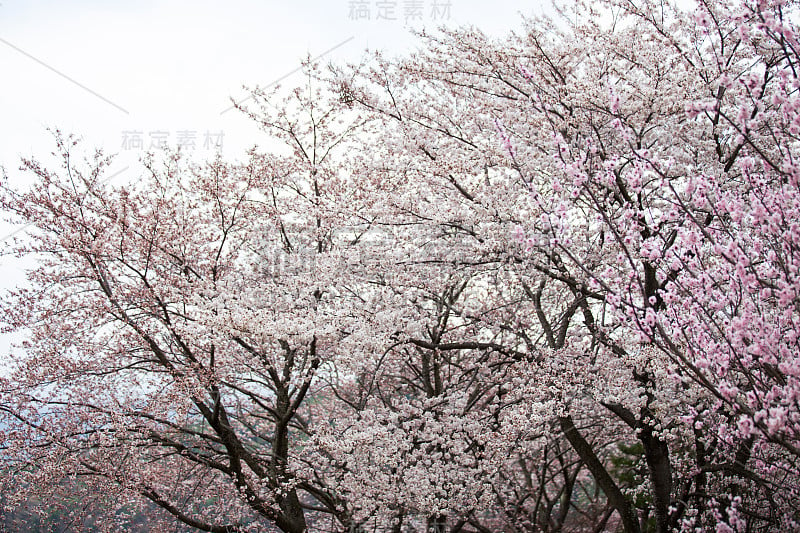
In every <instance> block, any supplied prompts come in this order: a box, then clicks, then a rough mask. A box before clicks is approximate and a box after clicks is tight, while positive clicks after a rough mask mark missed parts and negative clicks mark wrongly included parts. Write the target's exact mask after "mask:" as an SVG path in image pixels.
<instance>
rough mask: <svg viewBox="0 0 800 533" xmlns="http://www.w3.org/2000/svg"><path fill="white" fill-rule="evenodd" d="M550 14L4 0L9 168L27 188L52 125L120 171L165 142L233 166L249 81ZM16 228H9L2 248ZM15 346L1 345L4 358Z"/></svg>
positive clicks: (1, 52) (1, 228)
mask: <svg viewBox="0 0 800 533" xmlns="http://www.w3.org/2000/svg"><path fill="white" fill-rule="evenodd" d="M544 1H547V0H544ZM545 8H546V6H545V4H544V2H541V3H540V2H536V1H534V2H524V1H521V0H491V1H490V0H484V1H477V0H298V1H296V2H288V1H281V2H278V1H273V0H270V1H266V2H263V1H262V2H255V1H237V0H232V1H231V0H228V1H224V2H223V1H221V0H216V1H204V0H195V1H191V2H190V1H188V0H166V1H154V0H139V1H130V2H120V1H101V0H84V1H74V2H56V1H44V0H42V1H36V0H0V69H1V71H2V72H3V82H2V83H1V84H0V120H2V122H0V124H2V125H0V165H2V166H3V167H5V169H6V171H7V173H8V174H9V176H10V177H11V178H12V180H13V181H14V182H17V183H19V182H20V181H19V180H24V179H25V177H24V176H22V175H21V174H20V173H19V172H18V170H17V168H18V167H19V159H20V157H21V156H31V155H39V156H46V155H47V154H49V153H50V152H51V151H52V149H53V147H54V144H53V138H52V136H51V135H50V134H49V133H48V132H47V128H48V127H50V128H59V129H61V130H62V131H64V132H66V133H75V134H77V135H80V136H81V137H82V138H83V139H84V141H85V144H84V146H85V148H86V149H87V152H88V150H90V149H91V148H94V147H102V148H103V149H104V150H105V151H107V152H108V153H117V154H118V158H117V160H116V163H115V169H114V170H122V169H125V168H126V167H129V170H127V171H125V172H124V173H123V175H127V176H128V177H129V179H135V177H136V168H135V167H136V164H135V163H136V161H137V160H138V158H139V157H140V156H141V154H142V153H143V151H144V150H147V149H149V148H151V146H152V145H154V144H158V143H159V142H162V140H164V141H165V142H167V143H169V144H170V145H171V146H175V145H176V144H177V143H182V144H184V148H185V151H186V152H188V153H189V154H190V155H191V156H193V157H195V158H198V159H203V158H207V157H209V156H211V155H212V154H213V153H214V150H215V149H216V148H215V145H221V149H222V152H223V154H225V156H226V157H228V158H230V159H235V158H237V157H239V156H241V155H242V154H243V153H244V151H245V150H246V149H247V148H249V147H251V146H253V145H254V144H257V143H259V141H260V139H263V137H260V133H259V132H258V130H257V129H256V128H255V127H254V126H253V125H251V124H250V123H249V122H248V121H247V120H246V119H245V118H244V117H243V116H241V114H240V113H239V112H237V111H236V110H229V111H227V112H225V110H226V109H228V108H229V107H230V105H231V104H230V98H231V97H233V98H236V99H237V100H238V99H241V98H244V97H245V96H246V95H247V93H246V92H245V91H244V90H243V89H242V85H247V86H254V85H256V84H259V85H262V86H264V85H267V84H269V83H271V82H273V81H275V80H278V79H280V78H283V77H285V76H286V75H287V74H289V73H291V72H292V71H295V70H296V69H297V67H298V66H299V64H300V61H301V60H302V59H303V58H305V57H307V56H308V55H309V54H310V55H311V56H312V57H314V56H318V55H320V54H322V53H324V52H326V51H329V52H328V53H327V54H326V55H325V58H324V60H325V61H328V60H331V61H347V60H352V61H355V60H357V59H358V58H360V57H361V56H362V54H363V53H364V51H365V50H366V49H367V48H369V49H383V50H386V51H389V52H391V53H395V54H402V53H404V52H405V51H408V50H411V49H413V47H414V46H415V45H416V41H415V38H414V37H413V36H411V35H410V33H409V28H410V27H414V28H416V29H422V28H426V29H434V28H436V27H437V26H439V25H447V26H451V27H452V26H461V25H475V26H477V27H479V28H481V29H482V30H483V31H485V32H487V33H490V34H494V35H502V34H504V33H506V32H507V31H509V30H512V29H518V28H519V27H520V23H521V14H526V15H530V14H534V13H540V12H541V11H542V10H543V9H545ZM300 81H301V80H300V79H299V78H298V76H297V75H296V74H295V75H291V76H288V77H286V79H284V80H283V81H282V82H281V83H282V84H284V85H292V84H293V83H299V82H300ZM192 143H193V145H194V146H193V147H192ZM139 144H141V147H139ZM16 229H18V228H15V227H13V226H9V225H8V224H6V223H4V222H3V223H0V241H4V240H5V236H6V235H8V234H9V233H11V232H13V231H15V230H16ZM0 246H4V245H3V244H0ZM0 268H2V270H3V276H2V281H0V290H2V288H3V287H9V286H13V285H14V284H16V282H17V280H19V279H21V274H20V264H19V263H18V262H12V261H9V260H8V259H7V258H6V259H3V260H0ZM6 348H7V338H0V358H2V357H3V354H4V353H5V352H6Z"/></svg>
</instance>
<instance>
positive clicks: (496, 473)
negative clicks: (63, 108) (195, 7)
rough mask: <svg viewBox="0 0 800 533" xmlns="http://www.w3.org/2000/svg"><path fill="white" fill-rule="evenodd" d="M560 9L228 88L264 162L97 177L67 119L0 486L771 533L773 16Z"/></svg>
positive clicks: (776, 456) (163, 504)
mask: <svg viewBox="0 0 800 533" xmlns="http://www.w3.org/2000/svg"><path fill="white" fill-rule="evenodd" d="M560 15H561V16H560V17H559V18H557V19H555V20H549V19H531V20H528V21H526V23H525V27H524V31H523V32H522V33H520V34H518V35H517V34H512V35H510V36H509V37H507V38H505V39H499V40H495V39H490V38H488V37H486V36H485V35H483V34H481V33H480V32H479V31H477V30H475V29H461V30H454V31H441V32H439V33H436V34H434V35H427V34H423V35H421V36H420V38H421V40H422V41H423V43H424V46H423V48H422V49H421V50H420V51H419V52H417V53H416V54H413V55H410V56H409V57H407V58H405V59H399V60H387V59H385V58H383V57H382V56H381V55H380V54H378V55H376V56H374V57H370V58H367V59H366V60H365V61H364V62H363V63H362V64H359V65H353V66H349V67H337V68H333V69H332V70H331V72H330V73H324V72H322V71H320V70H319V69H318V68H316V67H314V66H311V65H309V66H308V69H307V71H306V73H307V76H308V83H307V84H306V85H305V86H304V87H302V88H298V89H296V90H293V91H289V92H288V93H281V92H280V90H277V91H271V92H267V91H262V90H259V89H256V90H255V91H254V92H253V96H254V98H253V101H254V104H253V105H251V106H249V107H247V108H242V111H244V112H245V113H247V114H248V115H249V116H250V117H251V118H252V119H253V120H254V121H256V122H257V123H258V124H259V125H260V126H261V127H262V128H263V129H264V131H265V132H266V133H267V134H268V135H269V136H270V137H271V138H273V139H277V140H279V141H282V143H283V148H275V149H274V151H273V153H271V154H269V155H266V154H263V153H261V152H259V151H258V150H255V149H254V150H253V151H252V152H251V154H250V157H249V160H248V161H247V162H245V163H242V164H226V163H224V162H222V161H214V162H211V163H209V164H207V165H204V166H197V165H192V164H189V163H187V162H186V161H185V160H184V159H183V158H181V157H180V155H179V154H168V155H166V156H164V157H162V159H161V160H159V159H158V158H156V157H153V158H151V159H148V160H147V161H145V168H146V169H147V174H146V175H145V176H144V177H143V179H142V181H141V182H140V183H139V184H136V185H126V186H112V185H110V184H108V183H106V182H105V181H104V176H105V173H106V169H107V167H108V165H109V159H108V158H106V157H104V156H103V155H102V154H97V155H96V156H95V157H94V158H89V160H87V161H85V162H76V161H75V160H74V157H75V155H74V153H75V152H76V151H77V150H79V149H78V148H77V147H76V144H75V141H74V140H73V139H72V138H71V137H68V136H63V135H61V134H57V142H58V151H57V153H56V156H57V159H58V163H59V168H58V169H57V170H51V169H50V168H49V167H47V166H45V165H44V164H43V163H40V162H39V161H38V160H34V159H30V160H26V161H24V164H23V167H24V169H25V170H27V171H28V172H29V173H32V174H33V175H34V176H35V177H36V178H37V181H36V182H35V184H34V185H33V186H32V187H31V188H29V189H26V190H16V189H13V188H11V187H10V186H8V185H4V186H3V188H2V194H1V195H0V205H2V206H3V208H4V209H5V210H7V211H10V212H12V213H14V214H15V215H16V217H17V218H16V220H19V221H24V222H29V223H32V224H33V225H34V227H35V228H36V229H35V230H34V232H33V233H32V236H31V239H29V240H24V241H20V242H18V243H17V248H16V249H17V253H19V254H33V255H34V256H35V257H36V258H37V260H38V263H37V266H36V267H35V268H34V269H33V270H32V271H31V273H30V287H29V288H27V289H19V290H17V291H14V292H13V293H12V294H10V295H8V296H7V297H6V299H5V300H4V304H3V305H4V312H5V314H6V317H7V318H6V322H7V324H8V326H7V329H8V330H10V331H20V332H22V331H24V332H25V333H26V334H27V339H28V340H27V341H25V343H24V345H23V348H24V354H25V355H24V357H23V358H22V359H21V360H18V361H15V362H14V370H13V373H11V374H10V375H9V376H6V377H4V378H3V379H2V384H1V386H0V390H1V391H2V392H0V412H2V417H3V423H4V426H3V427H4V429H3V432H4V442H5V445H4V449H3V458H4V461H5V464H6V465H8V467H7V468H5V469H4V470H3V471H4V475H8V476H9V479H11V480H12V481H13V485H12V481H9V483H8V484H7V485H8V486H14V487H18V488H19V490H17V491H16V492H14V491H11V490H9V491H8V493H9V497H10V498H11V499H12V501H16V500H15V498H16V499H20V498H24V497H26V496H27V495H30V494H38V495H43V494H50V493H52V495H53V497H57V496H58V493H59V491H64V490H65V488H66V487H75V486H76V483H77V482H79V484H81V486H83V487H84V489H85V490H86V491H87V492H90V493H93V494H100V495H103V496H106V497H108V498H111V499H116V500H117V503H118V505H117V507H125V506H134V505H136V503H135V502H137V501H141V499H142V498H144V499H146V500H148V501H149V502H151V504H154V505H156V506H157V507H159V508H160V509H161V510H162V515H161V516H160V517H159V518H160V519H163V520H164V521H165V522H164V523H166V522H168V521H170V520H173V521H174V520H178V521H180V522H182V523H184V524H186V525H187V526H191V527H193V528H197V529H201V530H206V531H248V530H252V531H264V530H267V531H269V530H271V529H270V528H278V529H280V530H282V531H287V532H303V531H331V530H333V531H370V530H386V531H395V532H398V533H400V532H402V531H414V530H420V529H422V530H427V531H434V532H437V533H438V532H445V531H447V532H453V533H456V532H465V533H466V532H488V531H509V532H510V531H514V532H517V531H519V532H522V531H530V532H533V531H554V532H555V531H602V530H614V529H617V530H622V531H626V532H642V531H657V532H667V531H673V530H680V529H683V530H708V529H716V530H717V531H767V530H774V529H776V528H778V527H783V528H785V529H787V530H792V529H796V528H797V527H798V524H799V523H800V515H798V512H797V509H798V508H800V494H798V489H797V487H798V486H800V479H799V478H800V464H799V463H798V461H799V460H800V453H798V450H800V442H798V435H799V432H800V425H799V424H800V414H799V413H800V412H799V410H798V407H799V406H798V398H800V392H799V391H800V385H798V384H799V383H800V381H798V377H800V375H799V373H800V370H798V368H800V366H798V359H797V358H798V345H797V342H798V335H797V332H798V331H800V328H798V320H800V317H799V316H798V313H799V312H800V307H799V306H798V304H797V298H798V294H800V292H799V291H800V287H798V280H797V276H798V273H797V271H798V258H797V250H796V249H797V247H798V238H800V237H798V235H799V234H800V233H799V232H800V226H798V224H800V222H798V220H800V212H798V206H799V205H800V194H799V193H798V179H800V178H798V175H799V174H800V172H799V171H798V169H797V164H796V157H797V154H796V151H797V149H798V144H797V142H798V139H797V134H798V131H800V129H798V128H800V119H798V117H797V113H798V111H797V110H798V109H800V106H798V105H797V91H798V88H800V77H798V73H797V71H796V69H797V66H798V55H797V49H798V46H800V43H798V40H797V33H796V29H795V25H794V21H795V20H796V18H797V12H796V7H795V6H794V5H792V4H789V3H784V2H780V1H776V2H749V1H744V2H730V3H722V2H719V3H706V2H700V3H699V4H698V5H696V6H693V7H692V8H690V9H688V10H687V9H685V8H681V7H678V6H675V5H673V4H670V3H668V2H654V1H650V0H642V1H638V2H628V1H624V2H623V1H617V0H608V1H606V2H601V3H591V5H589V4H584V3H578V4H576V5H575V6H573V7H571V8H570V9H566V8H564V9H563V10H562V11H561V12H560ZM281 94H284V95H285V98H281ZM70 478H72V479H73V480H77V482H76V481H73V483H72V484H65V480H69V479H70ZM47 491H50V493H48V492H47ZM105 520H106V522H104V523H103V524H104V527H107V528H108V529H111V528H113V527H118V528H122V527H123V523H122V522H121V521H120V519H119V518H116V519H115V518H114V517H113V516H109V517H106V518H105Z"/></svg>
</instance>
